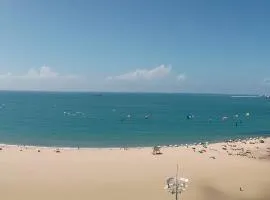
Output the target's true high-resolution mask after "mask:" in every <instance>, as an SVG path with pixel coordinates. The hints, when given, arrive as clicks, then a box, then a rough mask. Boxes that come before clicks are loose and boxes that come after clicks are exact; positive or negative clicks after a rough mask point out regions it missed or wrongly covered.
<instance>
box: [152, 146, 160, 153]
mask: <svg viewBox="0 0 270 200" xmlns="http://www.w3.org/2000/svg"><path fill="white" fill-rule="evenodd" d="M160 149H161V147H160V146H154V147H153V155H158V154H162V153H161V151H160Z"/></svg>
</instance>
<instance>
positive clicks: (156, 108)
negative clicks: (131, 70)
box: [0, 92, 270, 147]
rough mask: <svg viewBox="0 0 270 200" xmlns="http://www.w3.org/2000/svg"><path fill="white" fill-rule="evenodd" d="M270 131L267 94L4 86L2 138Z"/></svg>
mask: <svg viewBox="0 0 270 200" xmlns="http://www.w3.org/2000/svg"><path fill="white" fill-rule="evenodd" d="M247 113H249V116H247ZM188 115H190V116H191V119H187V116H188ZM235 115H238V117H236V116H235ZM146 116H148V118H147V117H146ZM224 116H227V117H228V119H227V120H222V117H224ZM269 133H270V101H269V100H266V99H264V98H233V97H231V96H230V95H201V94H123V93H122V94H121V93H119V94H118V93H103V94H102V95H99V94H95V93H49V92H46V93H45V92H43V93H42V92H0V143H7V144H27V145H44V146H85V147H119V146H152V145H156V144H183V143H191V142H198V141H206V140H207V141H218V140H223V139H228V138H237V137H247V136H256V135H260V136H262V135H267V134H268V135H269Z"/></svg>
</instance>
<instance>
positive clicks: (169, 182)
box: [164, 166, 189, 200]
mask: <svg viewBox="0 0 270 200" xmlns="http://www.w3.org/2000/svg"><path fill="white" fill-rule="evenodd" d="M188 182H189V180H188V179H187V178H183V177H180V178H178V166H177V173H176V176H175V177H169V178H167V179H166V183H165V187H164V189H166V190H167V191H168V192H169V193H171V194H173V195H175V199H176V200H178V196H179V195H180V194H181V193H182V192H184V191H185V190H186V188H187V187H188Z"/></svg>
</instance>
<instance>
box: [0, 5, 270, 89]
mask: <svg viewBox="0 0 270 200" xmlns="http://www.w3.org/2000/svg"><path fill="white" fill-rule="evenodd" d="M269 10H270V1H266V0H265V1H263V0H258V1H251V0H237V1H235V0H232V1H230V0H227V1H216V0H205V1H201V0H197V1H193V0H189V1H180V0H178V1H176V0H175V1H165V0H164V1H161V0H148V1H142V0H136V1H131V0H114V1H109V0H107V1H104V0H96V1H92V0H88V1H68V0H58V1H53V0H47V1H45V0H44V1H41V0H24V1H20V0H0V89H8V90H64V91H68V90H72V91H74V90H75V91H93V90H94V91H99V90H100V91H129V92H130V91H131V92H132V91H134V92H138V91H143V92H147V91H151V92H200V93H202V92H206V93H266V92H269V93H270V37H269V35H270V12H269Z"/></svg>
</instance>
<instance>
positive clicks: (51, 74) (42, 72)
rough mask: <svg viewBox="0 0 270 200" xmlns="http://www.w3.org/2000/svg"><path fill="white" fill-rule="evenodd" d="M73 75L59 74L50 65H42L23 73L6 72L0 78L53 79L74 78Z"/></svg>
mask: <svg viewBox="0 0 270 200" xmlns="http://www.w3.org/2000/svg"><path fill="white" fill-rule="evenodd" d="M76 77H77V76H75V75H60V74H58V73H57V72H55V71H53V70H52V69H51V68H50V67H47V66H42V67H40V68H39V69H34V68H31V69H29V70H28V71H27V73H25V74H17V75H16V74H12V73H11V72H8V73H6V74H0V79H13V80H14V79H53V78H54V79H55V78H64V79H69V78H76Z"/></svg>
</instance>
